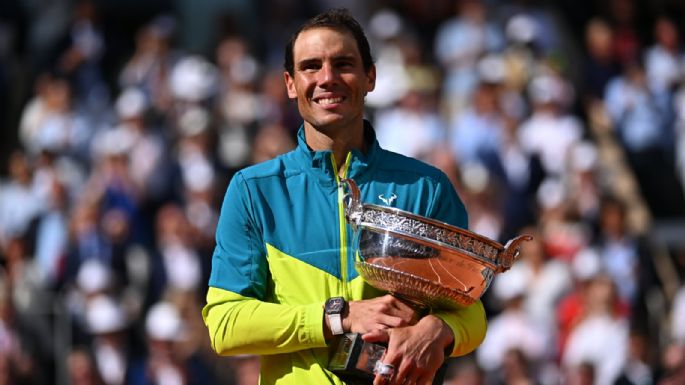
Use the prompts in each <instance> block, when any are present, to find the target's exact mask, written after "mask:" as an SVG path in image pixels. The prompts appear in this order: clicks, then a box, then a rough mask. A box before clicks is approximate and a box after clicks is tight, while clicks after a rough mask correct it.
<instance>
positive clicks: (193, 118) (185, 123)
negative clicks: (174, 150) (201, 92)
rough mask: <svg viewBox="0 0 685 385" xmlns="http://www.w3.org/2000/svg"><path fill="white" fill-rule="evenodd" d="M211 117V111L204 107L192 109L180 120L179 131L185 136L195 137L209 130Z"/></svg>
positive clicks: (180, 117)
mask: <svg viewBox="0 0 685 385" xmlns="http://www.w3.org/2000/svg"><path fill="white" fill-rule="evenodd" d="M210 120H211V117H210V115H209V111H207V110H206V109H205V108H202V107H191V108H189V109H187V110H185V111H183V112H182V113H181V115H180V116H179V118H178V124H177V125H178V130H179V132H180V134H181V135H183V136H195V135H198V134H201V133H203V132H205V131H207V129H208V128H209V123H210Z"/></svg>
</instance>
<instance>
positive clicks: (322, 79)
mask: <svg viewBox="0 0 685 385" xmlns="http://www.w3.org/2000/svg"><path fill="white" fill-rule="evenodd" d="M319 75H320V76H319V84H321V85H326V84H332V83H335V82H336V81H337V80H338V75H339V74H338V72H337V71H336V69H335V67H333V65H331V64H328V63H326V64H324V65H323V66H322V67H321V71H320V72H319Z"/></svg>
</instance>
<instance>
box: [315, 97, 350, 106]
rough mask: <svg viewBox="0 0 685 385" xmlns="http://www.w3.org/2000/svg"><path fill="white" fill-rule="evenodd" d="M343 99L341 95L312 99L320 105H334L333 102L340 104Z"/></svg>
mask: <svg viewBox="0 0 685 385" xmlns="http://www.w3.org/2000/svg"><path fill="white" fill-rule="evenodd" d="M343 101H345V98H344V97H343V96H336V97H331V98H317V99H314V103H316V104H318V105H320V106H329V105H334V104H340V103H342V102H343Z"/></svg>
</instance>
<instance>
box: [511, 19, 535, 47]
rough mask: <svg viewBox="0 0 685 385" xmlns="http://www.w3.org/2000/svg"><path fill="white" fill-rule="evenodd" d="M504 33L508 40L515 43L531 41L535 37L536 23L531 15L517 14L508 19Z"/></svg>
mask: <svg viewBox="0 0 685 385" xmlns="http://www.w3.org/2000/svg"><path fill="white" fill-rule="evenodd" d="M505 34H506V36H507V38H508V39H509V40H510V41H513V42H515V43H521V44H527V43H531V42H533V41H534V40H535V39H536V38H537V35H538V25H537V22H536V21H535V19H533V18H532V17H530V16H528V15H524V14H519V15H516V16H514V17H512V18H511V19H509V21H508V22H507V26H506V27H505Z"/></svg>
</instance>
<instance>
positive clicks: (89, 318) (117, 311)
mask: <svg viewBox="0 0 685 385" xmlns="http://www.w3.org/2000/svg"><path fill="white" fill-rule="evenodd" d="M86 325H87V327H88V331H90V332H91V333H92V334H106V333H113V332H117V331H121V330H124V329H125V328H126V326H127V325H128V322H127V320H126V315H125V314H124V310H123V309H122V307H121V306H120V305H119V304H118V303H116V302H115V301H114V299H112V298H111V297H109V296H106V295H98V296H96V297H93V298H91V299H90V300H89V301H88V302H87V303H86Z"/></svg>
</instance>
